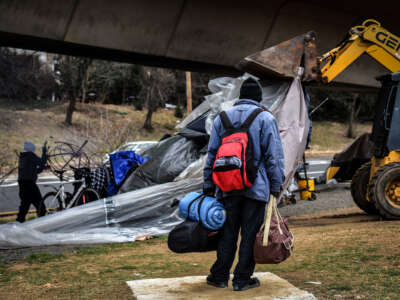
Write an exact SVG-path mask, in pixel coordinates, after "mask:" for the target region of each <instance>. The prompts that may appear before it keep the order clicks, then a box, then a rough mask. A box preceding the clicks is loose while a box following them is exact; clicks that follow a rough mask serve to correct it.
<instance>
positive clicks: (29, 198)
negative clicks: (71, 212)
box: [17, 180, 46, 223]
mask: <svg viewBox="0 0 400 300" xmlns="http://www.w3.org/2000/svg"><path fill="white" fill-rule="evenodd" d="M18 185H19V197H20V198H21V204H20V206H19V212H18V216H17V221H18V222H21V223H22V222H25V217H26V214H27V213H28V211H29V207H30V206H31V204H33V206H35V208H36V210H37V212H38V216H39V217H41V216H44V215H45V213H46V207H45V206H44V205H42V206H41V207H40V203H41V202H42V195H41V194H40V190H39V188H38V186H37V185H36V183H35V182H34V181H33V180H18ZM39 209H41V210H40V211H39Z"/></svg>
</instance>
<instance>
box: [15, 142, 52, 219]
mask: <svg viewBox="0 0 400 300" xmlns="http://www.w3.org/2000/svg"><path fill="white" fill-rule="evenodd" d="M46 162H47V149H46V143H45V144H44V145H43V148H42V157H41V158H39V157H38V156H37V155H36V154H35V145H34V144H33V143H31V142H29V141H26V142H25V143H24V146H23V152H21V153H20V156H19V164H18V186H19V197H20V198H21V204H20V206H19V211H18V216H17V221H18V222H20V223H23V222H25V217H26V215H27V213H28V211H29V207H30V206H31V204H33V205H34V206H35V208H36V211H37V214H38V216H39V217H41V216H44V215H45V214H46V207H45V206H44V203H43V205H41V202H42V195H41V193H40V190H39V188H38V186H37V184H36V180H37V178H38V174H39V173H40V172H42V171H43V169H44V168H45V166H46Z"/></svg>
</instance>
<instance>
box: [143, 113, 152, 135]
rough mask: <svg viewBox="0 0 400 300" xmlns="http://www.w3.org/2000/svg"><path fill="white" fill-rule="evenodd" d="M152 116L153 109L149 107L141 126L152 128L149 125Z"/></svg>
mask: <svg viewBox="0 0 400 300" xmlns="http://www.w3.org/2000/svg"><path fill="white" fill-rule="evenodd" d="M152 116H153V110H152V109H151V108H149V110H148V111H147V115H146V120H145V121H144V125H143V128H144V129H147V130H153V126H151V117H152Z"/></svg>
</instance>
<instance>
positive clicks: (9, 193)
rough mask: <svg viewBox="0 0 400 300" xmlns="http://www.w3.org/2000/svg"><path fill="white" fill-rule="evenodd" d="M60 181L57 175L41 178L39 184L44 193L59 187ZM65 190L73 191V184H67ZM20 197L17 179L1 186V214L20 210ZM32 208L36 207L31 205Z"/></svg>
mask: <svg viewBox="0 0 400 300" xmlns="http://www.w3.org/2000/svg"><path fill="white" fill-rule="evenodd" d="M58 185H59V181H58V179H57V178H56V177H45V178H40V179H39V181H38V186H39V189H40V192H41V193H42V195H44V194H46V193H47V192H50V191H53V190H54V188H53V187H57V186H58ZM65 190H66V191H67V192H71V191H72V184H66V185H65ZM19 203H20V199H19V196H18V183H17V182H16V181H15V180H10V181H7V182H5V183H3V185H1V186H0V216H1V215H2V214H4V213H8V212H14V211H18V207H19ZM31 209H34V207H33V205H31Z"/></svg>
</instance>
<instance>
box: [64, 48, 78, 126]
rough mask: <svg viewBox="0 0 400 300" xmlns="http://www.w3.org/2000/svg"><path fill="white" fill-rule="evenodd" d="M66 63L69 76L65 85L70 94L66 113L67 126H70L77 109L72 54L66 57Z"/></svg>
mask: <svg viewBox="0 0 400 300" xmlns="http://www.w3.org/2000/svg"><path fill="white" fill-rule="evenodd" d="M65 63H66V66H67V67H66V74H67V77H66V82H65V85H66V86H67V88H68V93H67V95H68V98H69V104H68V107H67V112H66V114H65V124H66V125H67V126H70V125H72V114H73V113H74V110H75V101H76V99H75V93H74V87H73V85H72V68H71V63H72V61H71V57H70V56H67V57H66V62H65Z"/></svg>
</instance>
